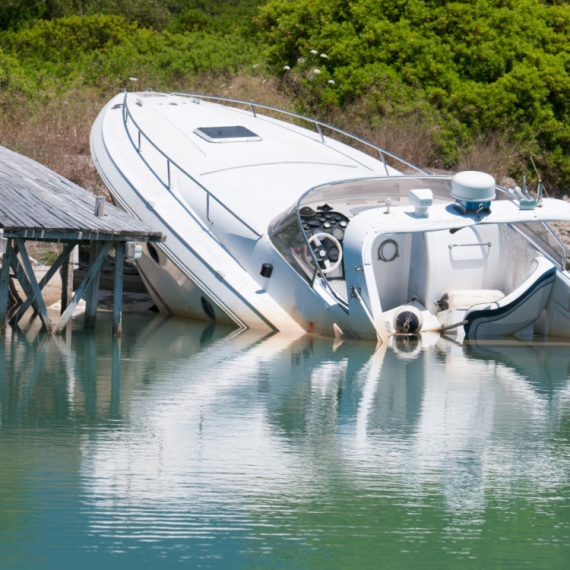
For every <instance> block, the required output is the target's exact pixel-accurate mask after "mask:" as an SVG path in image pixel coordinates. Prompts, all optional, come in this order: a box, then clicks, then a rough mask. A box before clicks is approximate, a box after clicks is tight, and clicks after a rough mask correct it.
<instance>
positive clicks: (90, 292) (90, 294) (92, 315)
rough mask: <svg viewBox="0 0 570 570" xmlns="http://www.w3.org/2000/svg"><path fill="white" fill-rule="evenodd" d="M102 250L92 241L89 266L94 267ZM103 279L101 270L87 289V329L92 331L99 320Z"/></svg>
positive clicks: (98, 244) (97, 243)
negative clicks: (98, 307)
mask: <svg viewBox="0 0 570 570" xmlns="http://www.w3.org/2000/svg"><path fill="white" fill-rule="evenodd" d="M100 249H101V245H100V243H99V242H97V241H91V243H90V246H89V265H93V262H94V261H95V259H96V257H97V254H98V253H99V251H100ZM100 277H101V272H100V271H99V269H98V270H97V272H96V273H95V275H93V279H91V283H90V285H89V287H88V288H87V294H86V295H85V328H86V329H90V328H93V327H94V326H95V321H96V319H97V304H98V302H99V280H100Z"/></svg>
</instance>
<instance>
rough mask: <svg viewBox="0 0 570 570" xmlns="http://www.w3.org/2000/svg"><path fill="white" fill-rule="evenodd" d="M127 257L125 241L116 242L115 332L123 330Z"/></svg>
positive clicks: (115, 333) (118, 332)
mask: <svg viewBox="0 0 570 570" xmlns="http://www.w3.org/2000/svg"><path fill="white" fill-rule="evenodd" d="M124 259H125V244H124V242H115V291H114V298H113V334H114V335H120V334H121V333H122V332H123V267H124Z"/></svg>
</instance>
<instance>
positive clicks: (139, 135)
mask: <svg viewBox="0 0 570 570" xmlns="http://www.w3.org/2000/svg"><path fill="white" fill-rule="evenodd" d="M128 95H129V93H127V92H126V91H125V98H124V100H123V125H124V127H125V131H126V132H127V136H128V137H129V140H130V141H131V144H132V145H133V146H134V148H135V149H136V151H137V152H138V153H139V154H140V155H141V157H142V152H143V150H142V140H143V139H144V140H145V141H146V142H147V143H148V144H150V145H151V146H152V147H153V148H154V149H155V150H156V151H157V152H158V153H159V154H160V155H161V156H162V157H163V158H164V159H165V161H166V180H163V176H161V175H160V174H159V173H158V172H157V171H156V170H155V169H154V168H152V166H151V165H150V164H149V163H148V162H147V161H145V164H146V165H147V167H148V168H149V170H150V171H151V172H152V173H153V174H154V175H155V176H156V178H157V180H158V181H159V182H160V183H161V184H162V185H163V186H164V187H165V188H166V189H167V190H168V191H169V192H170V194H171V195H172V196H173V197H174V199H175V200H176V201H177V202H178V203H179V204H180V205H181V206H182V207H183V208H184V209H185V210H186V211H187V212H188V213H190V211H189V210H188V207H187V206H186V204H184V203H183V202H182V201H181V200H180V199H179V198H178V197H177V196H176V195H175V194H174V193H173V192H172V184H171V180H172V175H171V170H172V167H173V166H174V167H175V168H176V169H178V170H179V171H180V172H181V173H182V174H184V175H185V176H187V177H188V178H189V179H190V180H192V182H194V184H196V186H198V187H199V188H200V189H201V190H202V191H203V192H205V194H206V219H207V220H208V222H210V224H213V223H214V222H213V220H211V219H210V200H214V201H215V202H216V203H217V204H219V205H220V206H221V207H222V208H223V209H224V210H225V211H226V212H228V213H229V214H230V215H231V216H232V217H233V218H234V219H236V220H237V221H238V222H239V223H240V224H241V225H243V226H244V227H245V228H246V229H248V230H249V231H250V232H251V233H252V234H253V235H254V236H255V237H256V238H258V239H259V238H260V237H261V235H262V234H260V233H259V232H257V231H255V230H254V229H253V228H252V227H251V226H250V225H249V224H248V223H247V222H245V221H244V220H242V219H241V218H240V217H239V216H238V215H237V214H236V213H235V212H233V211H232V210H230V208H228V207H227V206H226V205H225V204H224V203H223V202H222V201H221V200H219V199H218V198H216V196H214V195H213V194H212V193H211V192H210V191H209V190H208V189H207V188H206V187H205V186H204V185H203V184H200V182H198V181H197V180H196V179H195V178H194V177H193V176H192V175H191V174H189V173H188V172H186V171H185V170H184V169H183V168H182V167H181V166H180V165H179V164H177V163H176V162H175V161H174V160H172V159H171V158H170V157H169V156H168V155H167V154H166V153H164V152H163V151H162V150H161V149H160V148H158V146H157V145H156V144H155V143H154V142H153V141H152V140H151V139H150V137H149V136H148V135H147V134H146V133H145V132H144V131H143V130H142V129H141V127H140V126H139V125H138V123H137V122H136V120H135V118H134V117H133V115H132V113H131V112H130V110H129V107H128V104H127V97H128ZM130 95H132V93H131V94H130ZM129 120H130V121H131V122H132V124H133V125H134V126H135V128H136V133H137V134H136V143H135V141H134V140H133V137H132V136H131V132H130V131H129V128H128V121H129Z"/></svg>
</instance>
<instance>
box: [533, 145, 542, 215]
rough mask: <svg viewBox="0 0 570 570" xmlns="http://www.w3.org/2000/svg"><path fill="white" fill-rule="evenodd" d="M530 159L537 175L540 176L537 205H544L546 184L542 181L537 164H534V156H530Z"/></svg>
mask: <svg viewBox="0 0 570 570" xmlns="http://www.w3.org/2000/svg"><path fill="white" fill-rule="evenodd" d="M530 161H531V162H532V167H533V168H534V171H535V172H536V177H537V178H538V188H537V190H536V205H537V206H542V193H543V192H544V184H543V183H542V178H541V177H540V173H539V172H538V168H536V164H534V160H533V159H532V156H531V157H530Z"/></svg>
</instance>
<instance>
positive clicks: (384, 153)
mask: <svg viewBox="0 0 570 570" xmlns="http://www.w3.org/2000/svg"><path fill="white" fill-rule="evenodd" d="M172 95H179V96H181V97H192V98H195V99H203V100H205V101H224V102H226V103H238V104H241V105H245V106H247V107H249V109H250V110H251V113H252V115H253V116H254V117H257V113H256V111H255V109H256V108H259V109H267V110H268V111H274V112H275V113H281V114H283V115H287V116H289V117H293V118H296V119H302V120H304V121H308V122H309V123H313V124H314V125H315V126H316V128H317V132H318V134H319V136H320V137H321V142H322V143H323V144H326V140H325V136H324V134H323V130H322V129H323V127H324V128H326V129H329V130H331V131H333V132H335V133H338V134H341V135H342V136H345V137H348V138H349V139H352V140H353V141H356V142H359V143H360V144H363V145H364V146H366V147H369V148H371V149H373V150H375V151H378V153H379V154H380V159H381V160H382V164H383V165H384V170H385V171H386V176H390V173H389V171H388V165H387V164H386V157H387V156H388V157H390V158H392V159H394V160H396V161H397V162H399V163H401V164H402V165H405V166H407V167H409V168H412V169H413V170H415V171H416V172H418V173H420V174H429V173H428V172H426V171H425V170H422V169H421V168H419V167H418V166H416V165H415V164H412V163H411V162H408V161H407V160H404V159H403V158H400V157H399V156H397V155H395V154H393V153H391V152H389V151H387V150H386V149H383V148H382V147H379V146H377V145H375V144H373V143H371V142H369V141H367V140H365V139H362V138H360V137H357V136H356V135H353V134H351V133H349V132H347V131H343V130H342V129H338V128H337V127H333V126H332V125H329V124H328V123H323V122H322V121H318V120H317V119H313V118H311V117H307V116H306V115H300V114H299V113H293V112H292V111H285V110H284V109H279V108H278V107H271V106H269V105H262V104H261V103H252V102H251V101H245V100H243V99H231V98H229V97H216V96H212V95H199V94H195V93H183V92H181V91H174V92H173V93H172Z"/></svg>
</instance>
